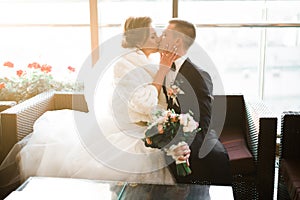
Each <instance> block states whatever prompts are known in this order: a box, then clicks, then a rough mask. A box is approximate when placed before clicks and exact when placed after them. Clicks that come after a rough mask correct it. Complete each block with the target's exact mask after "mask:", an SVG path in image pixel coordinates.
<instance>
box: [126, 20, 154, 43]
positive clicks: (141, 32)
mask: <svg viewBox="0 0 300 200" xmlns="http://www.w3.org/2000/svg"><path fill="white" fill-rule="evenodd" d="M151 23H152V19H151V18H150V17H129V18H128V19H127V20H126V21H125V24H124V34H123V41H122V47H124V48H139V49H140V48H141V47H142V46H143V44H144V43H145V42H146V40H147V38H148V37H149V34H150V33H149V32H150V30H149V28H150V27H151Z"/></svg>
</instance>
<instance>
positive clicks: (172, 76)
mask: <svg viewBox="0 0 300 200" xmlns="http://www.w3.org/2000/svg"><path fill="white" fill-rule="evenodd" d="M185 60H186V58H185V57H180V58H178V59H176V60H175V61H174V64H175V66H176V70H175V71H173V70H170V71H169V73H168V74H167V75H166V83H165V85H166V87H167V88H170V87H171V85H173V84H174V81H175V78H176V76H177V74H178V72H179V70H180V68H181V66H182V64H183V63H184V61H185Z"/></svg>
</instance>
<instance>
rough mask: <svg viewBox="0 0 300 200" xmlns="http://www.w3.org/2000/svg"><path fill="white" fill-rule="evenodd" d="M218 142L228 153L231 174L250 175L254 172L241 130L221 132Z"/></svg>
mask: <svg viewBox="0 0 300 200" xmlns="http://www.w3.org/2000/svg"><path fill="white" fill-rule="evenodd" d="M220 141H221V142H222V144H223V145H224V147H225V148H226V150H227V152H228V156H229V160H230V165H231V172H232V174H250V173H253V172H254V170H255V167H254V161H253V156H252V154H251V153H250V151H249V149H248V147H247V144H246V141H245V139H244V136H243V132H242V130H239V129H226V130H223V131H222V134H221V136H220Z"/></svg>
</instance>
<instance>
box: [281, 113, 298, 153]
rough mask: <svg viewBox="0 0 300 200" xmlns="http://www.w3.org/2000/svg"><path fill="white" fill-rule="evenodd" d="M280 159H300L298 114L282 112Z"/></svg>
mask: <svg viewBox="0 0 300 200" xmlns="http://www.w3.org/2000/svg"><path fill="white" fill-rule="evenodd" d="M281 123H282V124H281V125H282V126H281V137H282V139H281V158H297V159H299V158H300V112H284V113H283V114H282V122H281Z"/></svg>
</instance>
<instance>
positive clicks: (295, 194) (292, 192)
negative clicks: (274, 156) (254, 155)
mask: <svg viewBox="0 0 300 200" xmlns="http://www.w3.org/2000/svg"><path fill="white" fill-rule="evenodd" d="M279 153H280V157H279V173H278V190H277V199H278V200H281V199H293V200H300V112H283V114H282V123H281V144H280V150H279Z"/></svg>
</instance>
